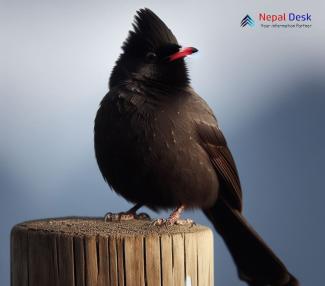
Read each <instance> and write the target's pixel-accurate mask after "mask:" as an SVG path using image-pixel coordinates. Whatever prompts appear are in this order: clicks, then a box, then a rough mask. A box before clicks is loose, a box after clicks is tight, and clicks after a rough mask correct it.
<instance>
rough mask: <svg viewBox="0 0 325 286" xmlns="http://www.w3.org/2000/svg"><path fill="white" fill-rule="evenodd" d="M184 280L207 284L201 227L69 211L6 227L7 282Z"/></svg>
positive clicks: (162, 285) (82, 284) (208, 263)
mask: <svg viewBox="0 0 325 286" xmlns="http://www.w3.org/2000/svg"><path fill="white" fill-rule="evenodd" d="M186 280H187V281H189V280H190V281H191V284H189V285H191V286H212V285H213V236H212V232H211V230H210V229H208V228H207V227H204V226H200V225H194V226H193V227H189V226H166V227H165V226H164V227H157V226H152V225H151V224H150V222H149V221H138V220H137V221H135V220H134V221H127V222H104V221H103V220H102V219H98V218H76V217H73V218H58V219H45V220H39V221H30V222H25V223H21V224H18V225H16V226H14V227H13V229H12V232H11V285H12V286H38V285H49V286H59V285H60V286H173V285H174V286H185V281H186ZM186 286H187V285H186Z"/></svg>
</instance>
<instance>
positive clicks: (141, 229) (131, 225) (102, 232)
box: [14, 217, 211, 237]
mask: <svg viewBox="0 0 325 286" xmlns="http://www.w3.org/2000/svg"><path fill="white" fill-rule="evenodd" d="M15 229H20V230H26V231H42V232H45V233H51V232H52V233H60V234H64V235H73V236H88V235H89V236H93V235H99V236H106V237H108V236H114V237H116V236H137V235H142V236H149V235H159V236H162V235H173V234H184V233H197V232H206V231H211V230H210V229H209V228H208V227H206V226H202V225H198V224H195V225H193V226H188V225H186V226H182V225H172V226H153V225H151V221H145V220H131V221H122V222H105V221H104V219H103V218H97V217H63V218H48V219H42V220H33V221H27V222H23V223H20V224H17V225H16V226H15V227H14V230H15Z"/></svg>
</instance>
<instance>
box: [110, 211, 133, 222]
mask: <svg viewBox="0 0 325 286" xmlns="http://www.w3.org/2000/svg"><path fill="white" fill-rule="evenodd" d="M134 218H135V215H134V214H133V213H124V212H121V213H111V212H108V213H107V214H106V215H105V217H104V220H105V221H127V220H131V219H134Z"/></svg>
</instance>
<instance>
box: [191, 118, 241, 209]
mask: <svg viewBox="0 0 325 286" xmlns="http://www.w3.org/2000/svg"><path fill="white" fill-rule="evenodd" d="M196 125H197V132H198V135H199V138H200V141H201V142H200V143H201V145H202V146H203V148H204V149H205V150H206V152H207V153H208V155H209V157H210V160H211V163H212V164H213V166H214V168H215V170H216V172H217V174H218V175H220V176H219V177H220V179H222V180H221V182H222V184H221V188H220V193H221V195H222V196H223V198H224V199H226V200H227V201H228V203H229V204H230V205H231V206H232V207H234V208H235V209H238V210H239V211H240V210H241V208H242V191H241V186H240V181H239V177H238V172H237V168H236V164H235V161H234V159H233V157H232V155H231V152H230V150H229V148H228V146H227V142H226V139H225V137H224V136H223V134H222V132H221V130H220V129H219V128H218V126H217V125H211V124H208V123H206V122H202V121H197V122H196Z"/></svg>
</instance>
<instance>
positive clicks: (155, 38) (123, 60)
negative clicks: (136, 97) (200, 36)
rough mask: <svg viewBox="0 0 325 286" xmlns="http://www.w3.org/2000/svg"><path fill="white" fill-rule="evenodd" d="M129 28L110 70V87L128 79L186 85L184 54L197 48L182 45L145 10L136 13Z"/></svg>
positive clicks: (162, 24)
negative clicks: (118, 54)
mask: <svg viewBox="0 0 325 286" xmlns="http://www.w3.org/2000/svg"><path fill="white" fill-rule="evenodd" d="M133 28H134V30H133V31H130V32H129V35H128V37H127V39H126V40H125V42H124V44H123V46H122V50H123V52H122V54H121V55H120V57H119V59H118V60H117V62H116V65H115V67H114V69H113V71H112V74H111V77H110V87H113V86H116V85H119V84H121V83H123V82H125V81H127V80H132V79H139V80H144V81H146V80H148V81H153V82H157V83H160V84H166V85H169V86H182V85H187V84H188V83H189V77H188V73H187V69H186V65H185V62H184V57H186V56H188V55H190V54H193V53H195V52H197V49H195V48H193V47H188V48H182V47H181V46H180V45H179V44H178V42H177V40H176V38H175V36H174V35H173V33H172V32H171V30H170V29H169V28H168V27H167V26H166V24H165V23H164V22H163V21H162V20H161V19H160V18H159V17H158V16H157V15H156V14H154V13H153V12H152V11H151V10H149V9H141V10H139V11H138V12H137V15H136V16H135V22H134V24H133Z"/></svg>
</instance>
